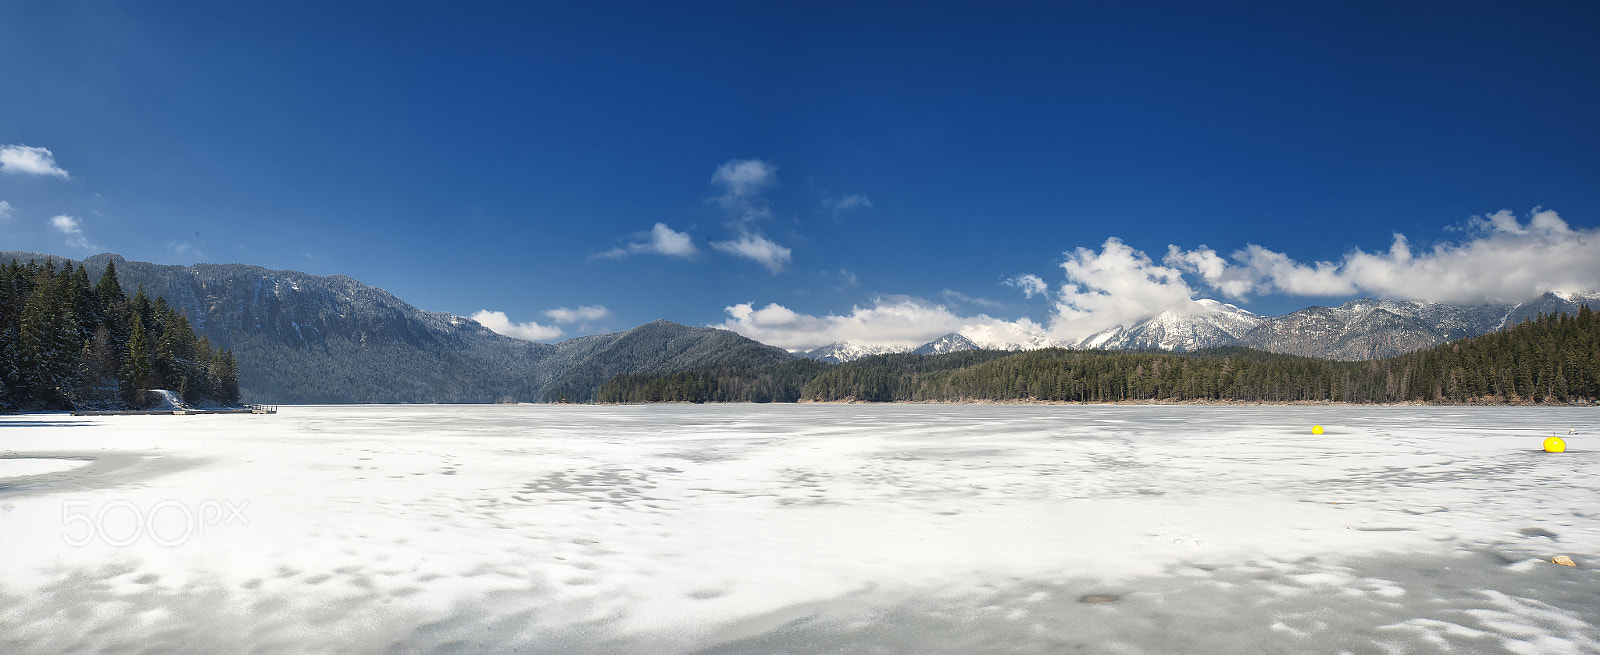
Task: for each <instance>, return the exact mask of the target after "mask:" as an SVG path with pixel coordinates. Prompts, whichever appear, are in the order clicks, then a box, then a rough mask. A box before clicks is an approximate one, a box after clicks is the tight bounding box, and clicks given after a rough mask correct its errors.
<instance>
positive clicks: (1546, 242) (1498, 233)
mask: <svg viewBox="0 0 1600 655" xmlns="http://www.w3.org/2000/svg"><path fill="white" fill-rule="evenodd" d="M1457 231H1459V232H1461V233H1463V234H1465V235H1466V237H1467V238H1465V239H1463V240H1460V241H1455V242H1445V243H1439V244H1437V245H1435V246H1433V247H1432V248H1429V249H1426V250H1421V251H1417V250H1414V249H1413V248H1412V247H1411V244H1410V241H1409V240H1408V239H1407V238H1406V237H1405V236H1404V235H1402V234H1396V235H1394V241H1393V243H1392V245H1391V246H1390V247H1389V249H1388V250H1387V251H1384V252H1366V251H1363V250H1360V249H1353V250H1351V251H1350V252H1348V253H1346V254H1345V255H1344V257H1342V258H1341V259H1340V260H1338V261H1314V262H1302V261H1298V260H1295V259H1294V258H1292V257H1290V256H1289V255H1288V254H1286V253H1281V252H1276V251H1273V250H1269V249H1267V248H1264V247H1261V246H1259V245H1255V244H1247V245H1246V246H1245V247H1243V248H1241V249H1239V250H1237V251H1235V252H1233V253H1231V254H1230V255H1228V256H1227V257H1224V256H1222V255H1221V254H1219V253H1218V252H1217V251H1216V250H1214V249H1212V248H1210V247H1207V246H1204V245H1201V246H1199V247H1196V248H1194V249H1184V248H1180V247H1179V246H1176V245H1169V246H1168V247H1167V252H1166V253H1165V255H1164V256H1163V257H1162V259H1161V260H1160V261H1156V260H1155V259H1154V258H1152V257H1151V256H1150V255H1149V254H1147V253H1145V252H1143V251H1140V250H1138V249H1135V248H1133V247H1131V246H1129V245H1127V244H1126V243H1124V242H1123V241H1122V240H1121V239H1118V238H1116V237H1112V238H1109V239H1107V240H1106V241H1105V242H1104V243H1103V244H1101V246H1100V248H1099V249H1098V250H1095V249H1090V248H1081V247H1080V248H1076V249H1074V250H1071V251H1068V252H1065V253H1063V255H1064V259H1063V261H1062V262H1061V264H1060V268H1061V274H1062V276H1061V278H1060V279H1059V281H1057V282H1056V283H1054V285H1052V283H1051V282H1050V281H1049V279H1048V278H1047V277H1046V276H1041V275H1036V274H1033V273H1023V274H1019V275H1015V276H1011V277H1008V278H1006V279H1004V280H1003V281H1002V284H1003V285H1005V286H1009V287H1014V288H1015V289H1017V290H1018V291H1020V292H1021V293H1022V295H1023V297H1024V298H1034V297H1043V298H1047V299H1049V300H1050V313H1049V315H1048V316H1047V317H1045V319H1044V320H1043V321H1042V322H1035V321H1034V320H1032V319H1030V318H1028V317H1023V318H1020V319H1017V320H1014V321H1008V320H1004V319H999V318H995V317H992V316H989V315H987V314H976V315H963V314H961V313H958V312H957V311H955V310H953V309H952V308H951V307H950V306H948V305H945V304H940V303H935V302H930V301H928V300H923V299H920V298H913V297H908V296H890V295H885V296H879V297H878V298H876V299H874V301H873V304H872V305H871V306H866V307H862V306H856V307H853V308H852V309H851V311H850V312H848V313H845V314H827V315H823V316H816V315H809V314H802V313H799V312H796V311H794V310H791V309H789V308H787V307H785V306H783V305H781V304H778V303H769V304H767V305H766V306H764V307H761V308H759V309H758V308H757V307H756V306H755V303H739V304H735V305H732V306H729V307H727V308H726V309H725V311H726V313H727V315H728V319H727V320H725V321H724V322H723V323H721V324H718V325H714V326H713V327H720V328H724V329H728V330H732V331H734V332H738V333H740V334H742V335H744V336H747V337H750V338H752V339H756V340H758V341H761V342H763V343H769V344H772V345H776V346H780V347H784V348H788V349H791V350H805V349H811V348H816V347H819V346H822V345H826V344H829V343H835V342H841V341H847V342H854V343H859V344H871V345H887V346H899V347H906V346H915V345H918V344H922V343H926V342H928V341H931V340H933V339H936V338H938V337H940V336H942V335H944V334H948V333H951V332H955V333H959V334H961V335H962V336H965V337H967V338H969V339H972V340H973V341H974V342H976V343H978V344H980V345H983V346H985V347H992V348H1006V347H1013V348H1030V347H1038V346H1040V345H1049V344H1052V343H1056V344H1071V343H1076V342H1078V341H1080V340H1082V339H1083V338H1085V337H1087V336H1089V335H1092V334H1094V333H1096V332H1099V331H1101V330H1104V329H1106V328H1110V327H1113V326H1118V325H1131V324H1133V323H1135V322H1138V321H1141V320H1144V319H1147V318H1150V317H1152V316H1155V315H1157V314H1160V313H1162V312H1169V311H1170V312H1173V313H1176V314H1182V315H1192V314H1197V313H1202V312H1211V311H1217V309H1216V308H1215V306H1214V305H1208V304H1206V303H1201V302H1200V300H1201V299H1203V298H1206V297H1208V296H1221V297H1223V298H1227V299H1230V300H1235V301H1245V300H1248V299H1250V298H1253V297H1260V296H1267V295H1278V296H1291V297H1309V298H1332V297H1341V296H1342V297H1350V296H1361V295H1369V296H1378V297H1386V298H1396V299H1407V300H1431V301H1440V302H1452V303H1463V304H1474V303H1487V302H1500V303H1515V302H1521V301H1525V300H1528V299H1531V298H1534V297H1536V296H1538V295H1539V294H1541V293H1544V292H1547V291H1573V290H1595V289H1600V229H1574V228H1572V227H1571V226H1570V225H1568V223H1567V222H1566V221H1565V220H1563V219H1562V218H1561V217H1560V216H1559V215H1558V214H1557V213H1556V212H1554V211H1550V210H1544V209H1535V210H1534V211H1533V212H1531V213H1530V215H1529V216H1528V218H1527V220H1526V222H1524V221H1522V220H1519V219H1518V218H1517V216H1516V215H1515V214H1513V213H1512V212H1510V211H1507V210H1501V211H1498V212H1495V213H1493V214H1489V215H1487V216H1478V217H1474V218H1473V219H1471V220H1470V221H1468V223H1467V224H1466V225H1465V226H1463V227H1460V228H1457Z"/></svg>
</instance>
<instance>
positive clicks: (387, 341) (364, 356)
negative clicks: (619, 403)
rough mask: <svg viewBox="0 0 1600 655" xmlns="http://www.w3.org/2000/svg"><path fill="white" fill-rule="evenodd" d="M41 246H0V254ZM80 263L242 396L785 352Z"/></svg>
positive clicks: (274, 280)
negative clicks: (236, 382) (214, 356)
mask: <svg viewBox="0 0 1600 655" xmlns="http://www.w3.org/2000/svg"><path fill="white" fill-rule="evenodd" d="M46 257H47V256H46V255H35V254H34V253H23V252H0V263H3V262H6V261H13V260H16V261H21V262H27V261H28V260H30V259H35V258H36V259H37V260H38V261H44V260H45V259H46ZM56 261H61V260H60V259H59V258H58V259H57V260H56ZM84 267H85V268H86V269H87V272H88V274H89V275H90V276H91V277H94V278H98V277H100V272H101V271H103V270H106V269H107V268H108V267H110V268H111V270H114V271H115V273H116V277H117V279H119V280H120V282H121V284H122V286H123V287H124V288H127V289H134V288H138V287H143V288H144V289H145V291H146V293H147V294H149V295H150V296H151V297H156V296H162V297H164V298H166V302H167V303H168V305H169V306H170V307H171V309H172V310H174V311H175V312H177V313H178V314H181V315H183V316H184V317H185V318H186V320H188V321H190V322H192V325H193V327H194V330H195V332H196V333H198V334H200V335H202V336H205V337H207V338H208V339H209V341H210V342H211V343H212V344H216V345H218V346H223V347H226V348H229V349H231V351H232V352H233V353H234V354H235V355H236V356H237V365H238V377H239V379H240V380H241V387H242V391H241V392H242V394H243V397H244V399H245V400H246V401H249V402H261V403H462V402H466V403H472V402H476V403H487V402H494V401H496V400H502V399H507V398H509V399H512V400H517V401H522V402H539V401H545V400H549V401H557V400H561V399H563V398H565V399H568V400H571V401H574V402H584V401H588V400H589V399H591V398H592V397H593V395H594V392H595V390H596V389H597V388H598V387H599V386H600V384H601V383H603V382H605V381H606V380H607V379H610V378H611V377H613V376H615V375H618V374H622V373H649V374H665V373H672V372H676V371H682V370H690V369H699V368H710V367H717V366H729V365H734V366H753V365H760V364H765V363H771V362H775V361H782V360H786V359H792V358H793V356H791V355H789V354H788V353H786V352H784V351H783V350H781V349H778V348H773V347H770V346H765V345H762V344H760V343H757V342H755V341H751V340H749V339H746V338H744V337H741V336H739V335H737V334H734V333H732V332H728V331H726V330H716V329H712V328H695V327H687V326H683V325H677V324H674V323H669V322H666V321H658V322H656V323H651V324H648V325H643V326H639V327H637V328H634V329H632V330H628V331H625V332H617V333H612V334H598V335H592V336H584V337H578V338H574V339H568V340H566V341H563V342H560V343H555V344H549V343H537V342H531V341H524V340H521V339H514V338H511V337H507V336H504V335H500V334H496V333H495V332H492V331H490V330H489V329H488V328H485V327H483V326H482V325H479V324H478V323H477V322H476V321H473V320H472V319H469V318H464V317H460V316H452V315H450V314H447V313H442V312H429V311H424V310H422V309H419V308H417V307H414V306H412V305H410V304H409V303H406V302H405V301H403V300H401V299H400V298H397V297H395V296H394V295H393V294H390V293H389V292H387V291H384V290H383V289H380V288H377V287H373V286H370V285H366V284H362V283H361V282H359V281H357V280H354V279H352V278H349V277H346V276H342V275H329V276H319V275H311V274H308V273H302V272H299V271H279V270H270V269H266V268H262V267H260V266H249V265H244V264H195V265H193V266H167V265H160V264H152V263H149V262H136V261H129V260H126V259H123V258H122V257H120V256H117V255H112V254H103V255H95V256H93V257H90V258H88V259H87V260H85V262H84Z"/></svg>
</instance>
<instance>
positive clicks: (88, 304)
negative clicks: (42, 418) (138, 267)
mask: <svg viewBox="0 0 1600 655" xmlns="http://www.w3.org/2000/svg"><path fill="white" fill-rule="evenodd" d="M0 383H3V384H0V410H4V411H17V410H63V409H117V408H126V407H136V406H141V405H143V404H144V403H146V402H147V400H146V396H147V394H146V391H147V390H150V389H169V390H172V391H175V392H177V393H178V394H179V396H181V397H182V398H183V400H184V401H185V402H189V403H197V404H207V403H211V404H222V405H236V404H238V403H239V378H238V368H237V364H236V362H235V360H234V356H233V352H232V351H231V350H228V349H223V348H216V347H213V346H212V345H211V343H210V342H209V341H208V340H207V339H204V338H199V339H197V338H196V337H195V332H194V330H193V329H192V327H191V326H190V324H189V319H188V318H187V317H185V316H184V315H183V314H182V313H181V312H178V311H176V310H174V309H173V308H171V307H169V306H168V305H167V302H166V300H164V299H162V298H159V297H158V298H156V299H155V300H154V301H152V300H150V299H149V298H148V297H146V296H145V294H144V289H143V287H140V288H139V289H138V291H137V292H136V293H134V295H133V297H132V298H129V297H128V296H127V295H126V294H125V293H124V292H123V289H122V286H121V284H120V283H119V282H118V281H117V272H116V266H115V263H114V262H113V263H111V264H108V265H107V266H106V268H105V271H104V272H102V273H101V275H100V277H99V279H98V280H97V281H93V282H91V281H90V279H89V273H88V270H87V269H86V268H85V267H84V265H83V264H81V263H80V264H78V265H77V266H74V265H73V264H72V262H70V261H64V262H62V264H61V265H60V266H59V267H58V266H57V265H56V263H55V261H54V260H53V259H47V260H46V261H45V262H44V263H43V264H42V265H41V264H39V263H37V262H35V261H29V262H28V263H27V264H25V265H24V264H20V263H18V262H16V261H12V262H10V263H8V264H5V265H0Z"/></svg>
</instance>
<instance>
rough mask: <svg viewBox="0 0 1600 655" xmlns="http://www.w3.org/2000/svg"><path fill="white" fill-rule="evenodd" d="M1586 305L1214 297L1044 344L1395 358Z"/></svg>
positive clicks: (949, 345)
mask: <svg viewBox="0 0 1600 655" xmlns="http://www.w3.org/2000/svg"><path fill="white" fill-rule="evenodd" d="M1583 304H1588V305H1589V306H1590V307H1591V308H1594V307H1600V293H1596V292H1572V293H1545V294H1543V295H1541V296H1539V297H1538V298H1534V299H1533V300H1529V301H1527V302H1523V303H1518V304H1515V305H1512V304H1495V303H1486V304H1478V305H1458V304H1451V303H1443V302H1427V301H1420V300H1390V299H1375V298H1361V299H1358V300H1352V301H1350V302H1347V303H1344V304H1343V305H1339V306H1338V307H1307V308H1305V309H1302V310H1300V311H1296V312H1291V313H1288V314H1284V315H1282V316H1261V315H1259V314H1254V313H1251V312H1249V311H1247V310H1244V309H1240V308H1239V307H1235V306H1233V305H1229V304H1226V303H1222V302H1218V301H1215V300H1200V301H1198V305H1199V307H1198V311H1192V312H1186V313H1180V312H1174V311H1165V312H1162V313H1160V314H1157V315H1155V316H1152V317H1150V318H1147V319H1144V320H1142V321H1138V322H1136V323H1133V324H1131V325H1118V326H1113V327H1110V328H1106V329H1104V330H1101V331H1099V332H1096V333H1094V334H1091V335H1089V336H1087V337H1084V338H1083V339H1080V340H1078V341H1073V342H1055V343H1043V344H1039V345H1041V346H1057V347H1063V348H1073V349H1078V350H1168V351H1172V352H1193V351H1197V350H1204V349H1207V348H1219V347H1224V346H1244V347H1247V348H1254V349H1256V350H1264V351H1267V352H1273V353H1281V354H1287V355H1303V356H1306V357H1317V358H1321V359H1336V360H1346V361H1356V360H1367V359H1382V358H1385V357H1393V356H1395V355H1401V354H1404V353H1408V352H1411V351H1414V350H1420V349H1423V348H1428V347H1431V346H1436V345H1438V344H1441V343H1445V342H1447V341H1454V340H1456V339H1462V338H1465V337H1473V336H1478V335H1481V334H1488V333H1490V332H1495V331H1498V330H1503V329H1505V328H1507V327H1510V326H1512V325H1516V324H1517V323H1520V322H1522V321H1523V320H1526V319H1531V318H1537V317H1538V316H1539V315H1540V314H1559V313H1566V314H1576V313H1577V311H1578V307H1579V306H1580V305H1583ZM958 340H959V341H958ZM978 347H979V346H978V345H977V344H976V343H975V342H973V341H972V340H971V339H967V338H966V337H963V336H962V335H960V334H956V333H951V334H947V335H945V336H942V337H940V338H939V339H937V340H935V341H932V342H929V343H927V344H924V345H922V346H918V347H914V348H908V347H900V348H896V347H892V346H869V345H864V344H857V343H852V342H841V343H833V344H828V345H826V346H823V347H821V348H817V349H814V350H808V351H805V352H802V353H800V354H801V355H802V356H804V357H810V358H812V359H818V360H822V361H826V362H848V361H852V360H855V359H860V358H861V357H866V356H869V355H881V354H888V353H905V352H910V353H919V354H933V353H940V352H956V351H960V350H969V349H974V348H978Z"/></svg>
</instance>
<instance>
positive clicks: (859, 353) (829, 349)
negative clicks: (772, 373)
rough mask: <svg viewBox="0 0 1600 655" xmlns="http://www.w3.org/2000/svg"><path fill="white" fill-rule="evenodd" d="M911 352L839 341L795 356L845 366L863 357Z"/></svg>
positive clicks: (899, 347)
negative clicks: (846, 363)
mask: <svg viewBox="0 0 1600 655" xmlns="http://www.w3.org/2000/svg"><path fill="white" fill-rule="evenodd" d="M910 351H911V349H910V348H905V347H901V346H881V345H872V344H864V343H856V342H854V341H839V342H835V343H830V344H828V345H826V346H822V347H820V348H813V349H811V350H806V351H803V352H799V353H795V354H797V355H799V356H801V357H805V358H808V359H815V360H817V361H819V362H828V363H829V364H843V363H845V362H853V361H855V360H858V359H861V358H862V357H871V356H873V355H889V354H893V353H903V352H910Z"/></svg>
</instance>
